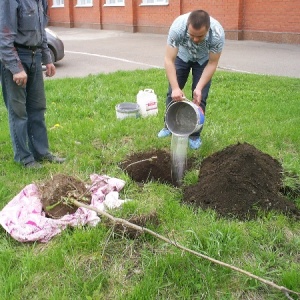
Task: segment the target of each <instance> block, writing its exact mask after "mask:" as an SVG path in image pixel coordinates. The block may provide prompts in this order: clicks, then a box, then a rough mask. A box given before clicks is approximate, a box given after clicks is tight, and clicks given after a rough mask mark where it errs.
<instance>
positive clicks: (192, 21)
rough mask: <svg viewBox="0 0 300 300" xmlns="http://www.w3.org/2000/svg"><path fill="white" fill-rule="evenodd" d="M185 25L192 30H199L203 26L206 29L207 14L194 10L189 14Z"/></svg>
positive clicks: (208, 25)
mask: <svg viewBox="0 0 300 300" xmlns="http://www.w3.org/2000/svg"><path fill="white" fill-rule="evenodd" d="M187 25H188V26H189V25H191V26H192V27H193V28H194V29H200V28H201V27H203V26H205V27H206V29H209V27H210V18H209V14H208V13H207V12H206V11H204V10H201V9H199V10H194V11H192V12H191V13H190V15H189V18H188V21H187Z"/></svg>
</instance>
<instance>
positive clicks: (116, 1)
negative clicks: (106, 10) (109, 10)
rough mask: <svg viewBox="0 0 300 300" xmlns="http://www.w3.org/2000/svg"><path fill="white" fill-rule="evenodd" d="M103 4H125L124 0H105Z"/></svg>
mask: <svg viewBox="0 0 300 300" xmlns="http://www.w3.org/2000/svg"><path fill="white" fill-rule="evenodd" d="M103 6H125V0H106V1H105V4H104V5H103Z"/></svg>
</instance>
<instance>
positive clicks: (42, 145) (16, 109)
mask: <svg viewBox="0 0 300 300" xmlns="http://www.w3.org/2000/svg"><path fill="white" fill-rule="evenodd" d="M47 7H48V4H47V0H0V62H1V63H0V68H1V75H2V76H1V82H2V94H3V98H4V102H5V105H6V107H7V110H8V117H9V127H10V136H11V140H12V145H13V151H14V160H15V161H16V162H19V163H21V164H23V165H24V167H25V168H34V169H37V168H41V167H42V165H41V164H40V163H39V161H49V162H52V163H62V162H64V161H65V159H64V158H59V157H57V156H54V155H53V154H51V153H50V152H49V146H48V136H47V129H46V124H45V111H46V98H45V90H44V79H43V72H42V62H43V63H44V64H45V65H46V76H49V77H51V76H53V75H54V74H55V66H54V65H53V63H52V60H51V55H50V51H49V49H48V46H47V37H46V32H45V27H46V25H47V21H48V17H47Z"/></svg>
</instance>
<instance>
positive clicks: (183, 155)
mask: <svg viewBox="0 0 300 300" xmlns="http://www.w3.org/2000/svg"><path fill="white" fill-rule="evenodd" d="M188 137H189V136H188V135H177V134H174V133H173V134H172V141H171V161H172V167H171V168H172V169H171V174H172V179H173V180H174V181H175V182H176V183H177V184H178V185H181V183H182V179H183V175H184V172H185V169H186V162H187V146H188Z"/></svg>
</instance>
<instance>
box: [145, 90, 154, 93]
mask: <svg viewBox="0 0 300 300" xmlns="http://www.w3.org/2000/svg"><path fill="white" fill-rule="evenodd" d="M144 92H149V93H154V90H152V89H144Z"/></svg>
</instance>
